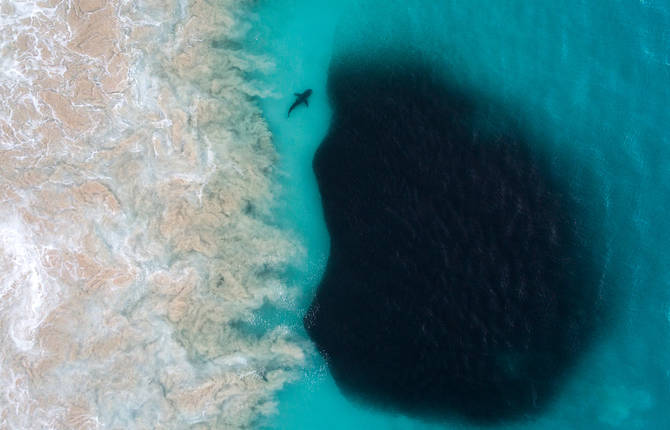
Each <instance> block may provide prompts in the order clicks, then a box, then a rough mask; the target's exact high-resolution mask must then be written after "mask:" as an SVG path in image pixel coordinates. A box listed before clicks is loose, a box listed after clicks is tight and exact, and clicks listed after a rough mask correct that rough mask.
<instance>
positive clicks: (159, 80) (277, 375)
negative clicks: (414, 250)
mask: <svg viewBox="0 0 670 430" xmlns="http://www.w3.org/2000/svg"><path fill="white" fill-rule="evenodd" d="M244 3H245V2H240V1H234V0H215V1H203V0H184V1H177V0H148V1H147V0H141V1H125V0H72V1H58V0H50V1H36V0H0V59H1V60H0V202H1V204H0V399H2V400H1V401H0V428H3V429H4V428H17V429H18V428H21V429H28V428H54V429H89V428H91V429H93V428H110V429H126V428H138V429H140V428H141V429H144V428H147V429H149V428H165V429H171V428H174V429H183V428H243V427H248V426H251V425H253V424H254V423H257V422H258V420H259V419H261V418H262V417H263V416H267V415H269V414H272V413H273V412H274V411H275V408H276V404H275V401H274V400H273V398H274V394H275V393H276V392H277V390H279V389H280V388H281V387H282V386H283V385H284V384H285V383H286V382H287V381H289V380H291V379H292V378H293V376H294V370H295V369H297V368H298V367H299V366H301V365H302V364H303V361H304V354H303V351H302V348H301V347H300V345H298V344H297V343H295V342H294V341H293V340H292V336H291V333H290V332H289V330H288V329H286V328H283V327H276V328H275V329H273V330H270V331H269V332H267V333H265V334H263V335H259V336H251V335H250V334H248V333H244V332H242V331H241V330H239V329H238V328H237V327H238V324H236V322H238V321H249V320H252V319H253V318H254V311H255V310H257V309H258V308H259V307H260V306H261V305H262V304H263V303H264V302H266V301H269V302H272V303H278V304H281V303H288V302H290V301H291V300H292V294H293V292H292V291H291V290H290V289H289V288H287V287H286V286H285V285H283V284H282V283H281V282H280V280H279V276H278V274H277V273H279V271H280V270H281V268H282V267H285V266H286V265H287V264H289V263H290V262H291V261H292V260H293V259H294V258H296V256H297V255H298V254H299V253H300V252H301V250H300V248H299V245H297V244H296V243H295V241H294V240H292V238H291V237H289V236H288V235H287V234H286V233H284V232H282V231H280V230H278V229H277V228H276V227H273V226H271V225H269V224H268V223H267V222H264V221H262V220H261V219H265V218H267V217H264V216H261V215H268V211H269V209H268V208H270V207H271V204H272V193H271V191H272V183H271V180H270V175H271V173H272V168H273V163H274V162H275V159H276V154H275V151H274V148H273V146H272V142H271V136H270V133H269V131H268V128H267V125H266V123H265V121H264V120H263V118H262V116H261V114H260V112H259V109H258V107H257V106H256V105H255V104H254V103H253V101H252V99H251V97H252V96H255V95H262V94H263V93H262V90H261V89H260V88H258V87H255V86H254V85H253V84H250V83H249V82H247V81H245V79H244V75H245V73H247V72H250V71H256V70H263V69H266V68H269V67H271V65H270V64H269V63H268V62H267V61H265V60H264V59H263V58H257V57H253V56H251V55H248V54H246V53H244V52H243V51H242V50H241V49H240V45H239V43H238V42H239V40H240V39H241V37H243V35H244V29H245V25H244V22H243V21H242V20H241V19H240V18H239V17H238V15H237V14H236V12H235V11H236V10H239V9H240V8H241V7H244ZM259 214H260V215H259Z"/></svg>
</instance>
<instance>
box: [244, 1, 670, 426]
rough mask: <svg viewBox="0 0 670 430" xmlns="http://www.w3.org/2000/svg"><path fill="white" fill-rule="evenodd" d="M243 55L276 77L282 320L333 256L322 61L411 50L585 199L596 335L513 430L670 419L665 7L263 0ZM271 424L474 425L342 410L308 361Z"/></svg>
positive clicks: (272, 102) (355, 407)
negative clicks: (322, 153)
mask: <svg viewBox="0 0 670 430" xmlns="http://www.w3.org/2000/svg"><path fill="white" fill-rule="evenodd" d="M256 13H257V14H258V16H257V18H256V22H255V25H254V27H253V28H252V30H251V32H250V34H252V35H253V37H252V40H251V41H250V47H251V49H252V50H258V51H259V52H260V51H262V52H264V53H265V54H267V55H269V56H270V57H271V58H272V60H273V61H274V62H275V64H276V70H275V71H274V72H272V73H269V74H267V75H265V76H264V77H262V78H261V79H262V81H263V82H264V83H265V84H266V85H267V86H268V87H271V88H272V89H273V90H274V91H275V92H276V94H277V95H278V97H276V98H267V99H263V100H262V102H261V106H262V108H263V111H264V113H265V115H266V117H267V118H268V123H269V125H270V129H271V131H272V133H273V136H274V140H275V144H276V145H277V147H278V150H279V154H280V169H281V170H282V172H284V174H285V176H283V177H282V179H281V181H282V182H283V183H284V184H285V185H286V188H285V194H284V195H283V201H284V202H285V204H286V212H285V214H284V216H285V223H286V224H287V225H289V226H291V227H292V228H293V229H294V230H295V231H296V232H297V233H298V235H299V236H301V237H302V238H303V240H304V244H305V246H306V248H307V259H306V262H305V265H304V267H303V270H302V271H300V272H299V273H297V274H295V276H294V278H293V282H294V283H295V284H297V285H299V286H300V287H301V288H302V289H303V291H304V297H303V299H302V300H300V301H299V306H298V308H297V309H296V311H295V312H294V313H291V314H290V315H288V316H285V318H286V320H287V321H291V325H292V327H293V328H294V329H295V330H296V331H298V332H302V327H301V325H300V322H299V319H300V317H301V316H302V313H303V312H304V310H305V309H306V305H307V304H308V303H309V301H310V299H311V296H312V294H313V292H314V290H315V287H316V285H317V284H318V280H319V276H320V274H321V272H322V270H323V265H324V263H325V261H326V258H327V249H328V236H327V234H326V232H325V229H324V225H323V221H322V211H321V207H320V199H319V196H318V194H317V192H316V185H315V181H314V177H313V174H312V171H311V158H312V155H313V153H314V151H315V150H316V148H317V147H318V145H319V143H320V141H321V139H322V138H323V136H324V135H325V133H326V130H327V126H328V122H329V115H330V109H329V107H328V102H327V98H326V92H325V85H326V79H327V68H328V64H329V62H330V61H331V60H333V59H335V60H336V61H337V60H338V58H349V57H351V56H353V55H355V54H361V53H364V54H365V55H373V56H375V55H376V56H383V55H393V53H392V52H390V51H393V50H395V51H402V50H407V49H409V48H410V47H411V49H413V50H416V51H419V52H420V53H422V54H423V55H424V56H426V57H428V58H429V59H430V61H432V62H433V63H434V64H437V65H439V67H441V69H442V70H443V71H444V75H445V78H446V79H448V80H449V81H450V82H452V83H454V84H456V85H458V86H460V87H461V88H463V89H464V90H466V91H467V92H469V93H470V94H473V95H476V96H477V97H481V98H485V99H487V100H493V101H494V102H495V104H496V105H497V106H502V107H503V108H504V114H505V115H506V116H507V117H509V118H512V119H513V120H514V121H515V122H516V124H517V125H518V126H520V127H523V129H524V131H525V132H526V133H528V134H529V135H531V136H532V137H533V138H534V141H537V142H542V147H538V148H535V149H536V151H538V153H541V154H543V155H544V156H546V157H547V158H548V159H549V160H550V170H551V172H552V173H553V174H555V175H558V176H560V177H561V178H562V179H563V180H564V181H565V182H566V183H567V184H568V187H569V190H570V192H571V193H572V194H573V195H574V196H575V197H576V198H578V199H580V200H581V201H582V202H583V205H584V207H585V208H586V210H587V212H586V216H587V220H588V221H589V222H590V224H591V228H592V231H594V232H597V235H596V238H594V239H593V243H589V244H588V245H589V246H590V247H591V248H592V249H593V250H594V253H596V256H595V257H596V260H597V261H598V265H599V267H600V269H601V276H600V280H599V284H598V289H599V290H600V296H601V299H602V302H603V303H604V304H605V305H606V306H607V308H608V309H610V310H611V314H610V316H609V317H608V319H607V321H606V323H604V324H603V327H604V328H603V330H602V331H600V332H599V334H598V338H597V339H596V340H595V341H594V343H593V346H592V348H591V349H590V350H589V351H588V353H587V354H586V355H585V356H584V357H583V358H582V359H581V360H580V364H579V365H578V366H577V368H576V369H574V371H573V372H572V373H571V374H570V375H569V376H568V377H567V378H566V381H565V384H564V388H563V389H562V391H561V393H560V394H559V396H558V398H557V399H556V401H555V402H553V404H552V405H551V406H550V407H549V408H548V410H547V411H546V412H545V413H544V414H542V415H541V416H539V417H534V418H533V419H532V420H530V421H524V420H521V421H519V422H512V423H507V424H505V425H504V426H505V427H509V428H566V427H588V428H660V427H663V426H664V425H667V423H670V415H668V413H667V412H666V411H665V410H664V409H665V408H664V405H666V404H668V401H669V400H670V348H669V346H670V345H669V342H668V340H670V339H668V338H669V337H670V336H668V329H669V328H670V327H668V324H670V297H669V295H668V292H669V289H668V286H669V284H670V276H669V275H668V274H667V273H666V270H664V269H665V267H666V266H667V263H668V257H667V255H668V254H667V252H668V245H667V243H666V242H667V237H670V235H669V234H668V233H670V231H669V230H670V229H669V227H668V223H667V222H666V219H665V216H664V213H665V212H666V211H667V209H668V207H670V205H669V204H668V203H669V199H670V197H669V196H670V194H669V193H668V191H670V179H669V177H668V173H669V172H668V170H669V169H668V166H670V164H668V163H669V162H670V148H669V147H668V145H667V143H668V137H669V134H668V133H667V131H666V130H665V124H667V123H668V119H669V118H668V116H669V115H668V110H667V108H666V106H665V103H667V100H668V99H669V98H668V96H669V95H670V94H669V93H670V85H668V82H669V81H668V77H669V75H670V45H668V43H667V42H668V33H667V30H666V29H667V28H668V24H670V9H668V8H667V6H665V5H663V4H662V3H660V2H632V1H625V2H617V3H615V4H609V5H599V4H591V3H586V2H578V1H570V2H563V3H561V4H557V3H555V2H548V1H547V2H544V1H543V2H534V3H533V4H532V5H531V4H528V3H527V2H518V1H516V2H507V3H504V4H499V3H498V2H490V1H483V0H482V1H474V2H471V1H469V2H465V1H453V2H444V3H440V4H439V5H438V4H433V5H432V6H430V7H427V6H426V5H425V2H414V1H412V2H402V3H401V2H390V3H389V2H383V5H382V4H381V3H378V2H375V1H369V2H357V1H349V2H331V1H316V2H314V1H311V2H307V1H295V0H294V1H287V2H275V3H273V4H264V5H261V6H259V7H258V9H257V10H256ZM308 87H309V88H312V89H314V95H313V96H312V98H311V99H310V107H309V108H307V109H305V108H304V107H301V108H299V109H297V110H296V111H295V112H294V113H293V114H292V115H291V118H290V119H289V120H287V119H286V115H285V111H286V110H287V108H288V106H289V105H290V103H291V102H292V100H293V96H292V93H293V92H296V91H302V90H303V89H305V88H308ZM279 400H280V409H279V410H280V414H279V416H278V417H277V419H276V420H275V421H273V422H272V423H270V424H269V427H271V428H315V427H322V428H324V427H325V428H343V429H344V428H356V427H362V426H370V427H372V426H374V427H375V428H423V427H431V426H441V427H444V426H445V425H446V426H447V427H448V428H460V427H464V428H468V427H470V425H469V424H467V423H462V422H461V423H457V421H456V420H455V419H454V420H452V421H447V422H446V423H439V424H436V423H433V424H429V423H424V422H421V421H420V420H418V419H413V418H407V417H403V416H400V415H397V414H394V413H390V412H383V411H379V410H374V409H371V408H369V407H368V406H366V405H362V404H359V403H357V402H355V401H351V400H349V399H347V398H345V397H344V396H343V395H342V394H341V393H340V392H339V390H338V388H337V386H336V385H335V384H334V382H333V381H332V378H331V377H330V376H329V374H328V372H327V368H326V366H325V363H324V362H323V361H322V360H321V358H320V357H319V356H318V355H316V354H315V355H313V361H312V365H311V367H308V368H307V369H306V370H305V372H304V375H303V378H302V379H301V381H300V382H299V383H297V384H296V385H293V386H291V387H289V388H288V389H286V390H285V391H284V392H283V393H282V394H280V396H279Z"/></svg>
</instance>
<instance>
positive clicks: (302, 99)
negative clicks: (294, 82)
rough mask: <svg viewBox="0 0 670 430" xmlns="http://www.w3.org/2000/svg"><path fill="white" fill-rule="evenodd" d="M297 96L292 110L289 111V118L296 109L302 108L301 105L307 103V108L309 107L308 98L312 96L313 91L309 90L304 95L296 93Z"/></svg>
mask: <svg viewBox="0 0 670 430" xmlns="http://www.w3.org/2000/svg"><path fill="white" fill-rule="evenodd" d="M294 95H295V96H296V99H295V102H293V104H292V105H291V108H290V109H289V110H288V115H286V117H287V118H288V117H289V116H291V111H292V110H293V109H295V108H296V107H297V106H300V104H301V103H305V106H309V103H308V102H307V98H308V97H309V96H311V95H312V90H311V89H308V90H306V91H304V92H302V93H295V94H294Z"/></svg>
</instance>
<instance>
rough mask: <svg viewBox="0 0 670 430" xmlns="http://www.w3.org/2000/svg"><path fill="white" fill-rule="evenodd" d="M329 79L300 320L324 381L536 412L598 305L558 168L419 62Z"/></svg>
mask: <svg viewBox="0 0 670 430" xmlns="http://www.w3.org/2000/svg"><path fill="white" fill-rule="evenodd" d="M328 90H329V97H330V100H331V103H332V105H333V109H334V116H333V120H332V123H331V128H330V130H329V133H328V135H327V136H326V138H325V139H324V141H323V142H322V144H321V146H320V147H319V149H318V151H317V153H316V155H315V157H314V171H315V173H316V177H317V180H318V184H319V189H320V192H321V196H322V202H323V208H324V215H325V219H326V223H327V226H328V230H329V232H330V235H331V250H330V257H329V261H328V265H327V268H326V272H325V274H324V277H323V279H322V281H321V284H320V285H319V288H318V291H317V293H316V296H315V298H314V301H313V302H312V305H311V307H310V309H309V310H308V312H307V314H306V315H305V318H304V324H305V327H306V329H307V331H308V333H309V335H310V336H311V338H312V339H313V340H314V342H315V343H316V345H317V347H318V348H319V350H320V351H321V353H322V354H323V355H324V356H325V357H326V359H327V361H328V365H329V367H330V370H331V372H332V374H333V376H334V378H335V380H336V382H337V383H338V385H339V386H340V388H341V389H343V390H344V391H345V392H346V393H348V394H352V395H354V396H356V397H360V398H363V399H365V400H367V401H370V402H373V403H374V404H376V405H379V406H382V407H387V408H393V409H395V410H399V411H401V412H404V413H409V414H417V415H422V416H427V417H437V418H440V417H445V416H452V415H457V416H462V417H465V418H468V419H472V420H475V421H478V422H499V421H501V420H506V419H513V418H519V417H522V416H526V415H529V414H533V413H537V412H539V411H541V410H542V407H543V406H545V405H546V404H547V403H548V402H549V401H550V400H551V398H552V396H553V395H554V394H555V393H556V390H557V389H558V388H559V387H560V384H561V380H562V379H564V378H563V376H564V375H565V373H566V370H568V369H569V368H570V367H571V366H572V365H573V364H574V363H575V361H576V359H577V358H578V357H579V355H580V354H581V353H582V352H583V351H584V349H585V347H586V345H587V344H588V343H589V342H588V341H589V338H590V334H591V333H592V332H593V327H594V312H595V309H596V308H595V303H596V294H597V288H596V285H597V282H595V280H594V276H593V271H592V269H591V267H590V264H589V258H588V256H587V252H585V250H584V249H583V247H582V243H581V242H582V241H583V238H580V237H579V233H578V231H579V225H580V222H579V216H578V215H577V211H575V210H573V209H574V208H573V203H572V202H571V201H570V199H569V196H567V193H566V192H565V190H564V189H563V188H561V186H560V185H559V184H560V181H557V180H555V179H552V178H551V177H550V175H549V174H548V173H547V170H546V169H545V168H544V167H543V166H544V165H543V163H542V162H541V161H540V158H541V157H540V156H538V155H537V153H534V152H531V147H532V145H530V144H529V142H528V141H527V140H526V139H525V138H524V137H523V136H522V134H521V133H520V132H518V131H516V130H515V128H514V127H511V126H510V127H505V128H501V126H500V124H499V123H495V122H491V121H488V120H486V118H487V117H489V116H488V115H489V114H488V113H486V112H485V110H489V113H490V112H491V111H490V108H489V107H488V106H490V105H488V104H487V105H486V106H483V102H480V103H479V105H478V104H477V103H476V100H474V99H473V98H468V97H467V96H466V95H465V94H463V93H460V92H459V91H456V90H455V89H453V88H450V87H449V86H448V85H447V84H446V83H445V82H444V81H443V80H442V79H440V78H438V76H437V74H436V73H433V72H432V71H431V70H430V69H429V68H428V67H426V66H425V65H421V63H420V62H416V61H409V60H408V61H396V62H381V63H380V64H374V63H372V62H368V63H361V62H354V61H351V62H348V63H343V64H336V65H332V66H331V70H330V75H329V88H328ZM494 123H495V124H497V125H494Z"/></svg>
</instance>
